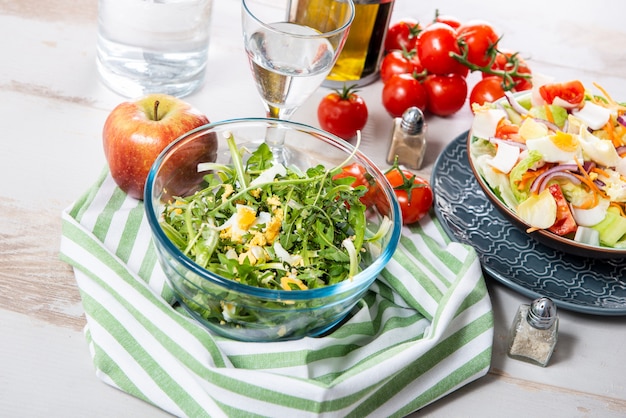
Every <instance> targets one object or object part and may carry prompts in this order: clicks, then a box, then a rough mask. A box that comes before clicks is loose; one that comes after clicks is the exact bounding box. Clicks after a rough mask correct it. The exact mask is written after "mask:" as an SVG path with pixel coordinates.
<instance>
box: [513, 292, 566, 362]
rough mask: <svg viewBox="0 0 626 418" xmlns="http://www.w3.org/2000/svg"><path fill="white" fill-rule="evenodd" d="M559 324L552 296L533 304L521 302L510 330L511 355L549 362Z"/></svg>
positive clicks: (520, 358)
mask: <svg viewBox="0 0 626 418" xmlns="http://www.w3.org/2000/svg"><path fill="white" fill-rule="evenodd" d="M558 324H559V319H558V317H557V314H556V305H555V304H554V302H552V300H551V299H549V298H546V297H542V298H538V299H535V300H534V301H533V302H532V303H531V304H530V305H527V304H522V305H520V307H519V309H518V310H517V314H516V315H515V319H514V320H513V324H512V326H511V331H510V334H509V348H508V355H509V357H511V358H514V359H517V360H522V361H526V362H529V363H533V364H536V365H539V366H542V367H545V366H547V365H548V362H549V361H550V357H551V356H552V352H553V351H554V346H555V345H556V341H557V332H558Z"/></svg>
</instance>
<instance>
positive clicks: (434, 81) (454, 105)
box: [423, 74, 467, 116]
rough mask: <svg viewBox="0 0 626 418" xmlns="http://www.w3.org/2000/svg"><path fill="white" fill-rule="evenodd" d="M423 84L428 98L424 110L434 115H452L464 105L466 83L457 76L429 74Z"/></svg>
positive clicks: (462, 78)
mask: <svg viewBox="0 0 626 418" xmlns="http://www.w3.org/2000/svg"><path fill="white" fill-rule="evenodd" d="M423 84H424V90H426V95H427V96H428V102H427V103H428V104H427V106H426V109H427V110H428V111H429V112H430V113H432V114H434V115H437V116H449V115H452V114H453V113H456V112H457V111H458V110H459V109H461V108H462V107H463V105H464V104H465V99H466V98H467V82H466V81H465V78H464V77H462V76H461V75H459V74H448V75H437V74H431V75H429V76H427V77H426V79H425V80H424V83H423Z"/></svg>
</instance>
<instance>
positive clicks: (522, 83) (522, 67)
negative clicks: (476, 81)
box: [483, 51, 533, 91]
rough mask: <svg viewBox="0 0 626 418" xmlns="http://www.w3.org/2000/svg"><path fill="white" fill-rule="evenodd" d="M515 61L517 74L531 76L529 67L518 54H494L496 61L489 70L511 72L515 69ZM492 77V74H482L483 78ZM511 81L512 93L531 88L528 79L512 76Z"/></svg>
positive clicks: (499, 52)
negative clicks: (512, 85) (513, 84)
mask: <svg viewBox="0 0 626 418" xmlns="http://www.w3.org/2000/svg"><path fill="white" fill-rule="evenodd" d="M515 61H517V70H516V72H517V73H518V74H523V75H524V74H526V75H532V71H531V70H530V67H529V66H528V64H527V63H526V61H525V60H524V59H523V58H522V57H520V56H519V54H518V53H513V52H510V51H498V53H497V54H496V60H495V62H494V63H493V65H492V66H491V69H492V70H496V71H506V72H511V71H513V70H514V68H515ZM493 76H494V74H489V73H483V78H487V77H493ZM512 79H513V82H514V83H515V87H514V88H513V91H524V90H530V89H531V88H532V87H533V83H532V80H531V79H530V78H526V77H516V76H513V77H512Z"/></svg>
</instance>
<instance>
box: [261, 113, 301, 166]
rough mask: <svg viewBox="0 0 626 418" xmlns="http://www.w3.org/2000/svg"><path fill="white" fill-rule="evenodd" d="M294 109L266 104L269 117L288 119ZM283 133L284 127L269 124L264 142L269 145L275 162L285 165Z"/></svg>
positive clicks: (285, 152)
mask: <svg viewBox="0 0 626 418" xmlns="http://www.w3.org/2000/svg"><path fill="white" fill-rule="evenodd" d="M294 110H295V109H280V108H278V107H275V106H271V105H268V107H267V117H268V118H269V119H283V120H289V118H290V117H291V115H292V114H293V112H294ZM285 134H286V131H285V130H284V129H280V128H278V127H276V126H269V127H268V128H267V131H266V133H265V143H266V144H267V145H268V146H269V147H270V150H271V151H272V154H273V155H274V160H275V162H277V163H280V164H283V165H286V163H287V160H288V155H287V150H286V149H285V147H284V145H285Z"/></svg>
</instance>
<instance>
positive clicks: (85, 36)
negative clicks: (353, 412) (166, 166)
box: [0, 0, 626, 417]
mask: <svg viewBox="0 0 626 418" xmlns="http://www.w3.org/2000/svg"><path fill="white" fill-rule="evenodd" d="M268 1H271V0H268ZM239 7H240V6H239V1H237V0H216V1H215V2H214V16H213V28H212V31H213V38H212V41H211V48H210V62H211V63H210V67H209V70H208V74H207V80H206V83H205V84H204V87H203V88H202V89H201V90H200V91H198V92H197V93H195V94H193V95H192V96H189V97H188V98H187V100H188V101H189V102H191V103H192V104H194V105H195V106H197V107H198V108H200V109H201V110H203V111H204V112H205V113H206V114H207V115H208V116H209V118H210V119H211V120H214V121H217V120H220V119H227V118H235V117H245V116H261V115H262V114H263V110H262V106H261V103H260V100H259V99H258V97H257V95H256V91H255V89H254V86H253V84H252V80H251V77H250V74H249V70H248V66H247V63H246V61H245V54H244V52H243V48H242V42H241V35H240V17H239ZM436 7H437V8H439V9H440V11H441V12H442V13H447V14H454V15H456V16H457V17H459V18H460V19H462V20H468V19H472V18H479V19H485V20H487V21H489V22H491V23H492V24H494V26H495V27H496V28H497V29H498V30H499V31H500V33H503V34H504V38H503V40H502V41H501V46H506V47H508V48H510V49H513V50H517V51H521V52H522V55H523V56H524V57H527V58H528V59H529V63H530V64H531V68H532V69H533V70H534V71H536V72H541V73H545V74H550V75H553V76H555V77H556V78H558V79H562V80H566V79H574V78H579V79H581V80H582V81H583V82H584V83H585V84H586V85H587V84H590V83H591V82H598V83H600V84H601V85H603V86H604V87H605V88H606V89H607V90H608V91H609V92H612V94H613V96H614V97H616V98H626V72H625V70H626V54H625V53H624V48H625V47H626V25H624V15H625V14H626V3H623V2H612V1H609V0H595V1H592V2H570V1H564V0H560V1H545V0H526V1H525V2H516V3H511V2H497V3H496V2H479V1H466V0H465V1H463V0H440V1H438V2H436V3H433V2H426V1H414V0H397V2H396V7H395V13H394V16H395V17H396V18H398V17H402V16H413V17H416V18H418V19H419V20H422V21H427V20H429V19H431V18H432V16H433V15H434V13H435V8H436ZM96 15H97V2H96V0H79V1H71V0H55V1H47V2H44V1H37V0H22V1H15V2H12V1H9V0H5V1H0V213H1V215H0V301H1V302H0V416H6V417H10V416H26V417H35V416H51V417H85V416H111V417H113V416H115V417H130V416H132V417H138V416H159V415H164V413H163V412H162V411H159V410H157V409H156V408H154V407H152V406H150V405H148V404H146V403H144V402H142V401H140V400H138V399H135V398H133V397H130V396H128V395H126V394H124V393H121V392H119V391H117V390H115V389H112V388H111V387H109V386H107V385H106V384H104V383H102V382H101V381H99V380H98V379H97V378H96V377H95V375H94V371H93V366H92V364H91V358H90V356H89V353H88V347H87V343H86V340H85V338H84V336H83V335H82V328H83V326H84V324H85V319H84V316H83V310H82V305H81V301H80V295H79V293H78V290H77V287H76V285H75V282H74V277H73V274H72V271H71V269H70V267H69V266H67V265H65V264H64V263H62V262H61V261H59V260H58V246H59V238H60V223H61V222H60V212H61V210H62V209H63V208H64V207H66V206H68V205H69V204H70V203H71V202H72V201H73V200H74V199H76V198H77V197H78V196H79V195H80V194H81V193H82V192H83V191H85V190H86V189H87V188H88V187H89V186H90V185H91V184H92V182H94V181H95V179H96V178H97V176H98V174H99V173H100V172H101V170H102V168H103V167H104V164H105V160H104V156H103V152H102V147H101V130H102V125H103V123H104V120H105V118H106V116H107V114H108V113H109V111H110V110H111V109H112V108H113V107H114V106H115V105H116V104H118V103H119V102H120V101H122V100H123V98H121V97H119V96H117V95H115V94H114V93H112V92H111V91H109V90H107V89H106V88H105V87H104V86H103V85H102V84H101V83H100V82H99V80H98V78H97V74H96V69H95V37H96ZM474 76H475V75H472V77H471V78H470V84H471V83H473V82H475V80H476V77H474ZM381 88H382V87H381V84H380V83H375V84H372V85H370V86H368V87H366V88H363V89H362V90H361V94H362V95H363V97H364V98H365V99H366V101H367V103H368V106H369V109H370V119H369V121H368V125H367V126H366V128H365V129H364V144H363V150H364V151H365V152H366V153H368V154H369V155H370V156H371V157H372V158H373V159H374V160H375V161H376V162H378V163H380V164H381V166H385V162H384V156H385V154H386V150H387V147H388V141H389V134H390V130H391V125H392V120H391V118H390V117H389V116H388V115H387V114H386V113H385V111H384V109H383V108H382V106H381V102H380V93H381ZM326 92H327V90H324V89H320V90H319V91H318V92H317V93H316V94H315V96H314V97H312V98H311V99H310V100H309V101H308V102H307V103H306V104H305V105H304V106H303V107H302V108H301V109H300V110H299V111H298V112H297V113H296V115H295V117H294V119H295V120H298V121H301V122H305V123H309V124H312V125H317V121H316V117H315V109H316V106H317V103H318V102H319V100H320V99H321V97H322V96H323V95H324V94H325V93H326ZM470 122H471V114H470V112H469V109H467V108H465V109H463V110H462V111H460V112H459V113H457V114H456V115H454V116H452V117H449V118H446V119H442V118H435V117H431V118H429V120H428V123H429V146H428V150H429V151H428V154H427V156H426V160H425V167H424V169H423V170H422V172H421V173H422V174H423V175H424V176H427V177H428V176H429V174H430V171H431V170H432V166H433V163H434V161H435V159H436V157H437V155H438V154H439V152H440V151H441V150H442V149H443V148H444V147H445V145H446V144H447V143H448V142H449V141H451V140H452V139H453V138H455V137H456V136H457V135H459V134H460V133H462V132H464V131H465V130H467V129H468V127H469V124H470ZM487 282H488V286H489V291H490V294H491V297H492V301H493V308H494V314H495V338H494V351H493V361H492V367H491V370H490V372H489V374H488V375H487V376H486V377H484V378H482V379H480V380H478V381H476V382H474V383H472V384H469V385H467V386H465V387H464V388H462V389H461V390H459V391H457V392H454V393H453V394H451V395H449V396H447V397H445V398H444V399H442V400H440V401H438V402H436V403H434V404H432V405H430V406H428V407H426V408H424V409H422V410H421V411H419V412H417V413H415V416H429V417H461V416H482V417H500V416H509V417H527V416H533V415H538V414H541V416H552V417H623V416H626V317H604V316H592V315H585V314H577V313H571V312H567V311H563V310H561V311H560V318H561V326H560V329H561V332H560V340H559V343H558V345H557V350H556V352H555V354H554V356H553V359H552V362H551V364H550V365H549V367H547V368H545V369H544V368H540V367H537V366H533V365H529V364H526V363H522V362H519V361H515V360H511V359H509V358H508V357H507V356H506V354H505V339H506V334H507V330H508V327H509V324H510V322H511V320H512V318H513V315H514V314H515V311H516V309H517V307H518V305H519V304H520V303H525V302H528V300H527V298H525V297H523V296H521V295H519V294H517V293H515V292H514V291H512V290H510V289H508V288H506V287H504V286H503V285H501V284H499V283H498V282H496V281H495V280H493V279H489V278H488V279H487ZM625 283H626V282H625Z"/></svg>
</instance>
